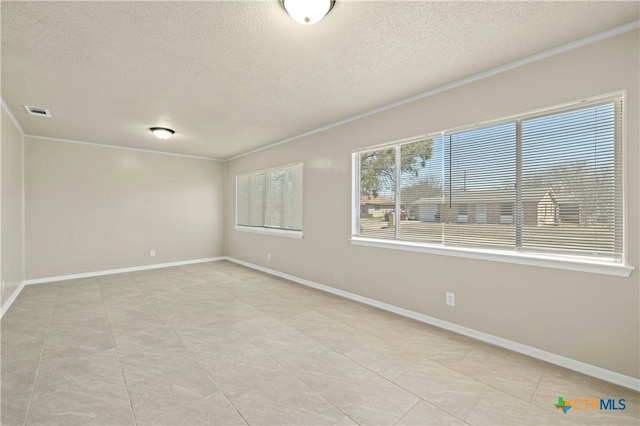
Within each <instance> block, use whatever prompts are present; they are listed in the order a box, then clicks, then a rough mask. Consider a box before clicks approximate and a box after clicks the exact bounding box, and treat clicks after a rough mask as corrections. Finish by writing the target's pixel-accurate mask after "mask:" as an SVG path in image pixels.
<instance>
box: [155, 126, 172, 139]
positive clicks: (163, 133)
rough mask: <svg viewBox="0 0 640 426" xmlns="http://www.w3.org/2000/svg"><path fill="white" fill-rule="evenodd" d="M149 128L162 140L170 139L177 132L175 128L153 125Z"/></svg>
mask: <svg viewBox="0 0 640 426" xmlns="http://www.w3.org/2000/svg"><path fill="white" fill-rule="evenodd" d="M149 130H151V133H153V135H154V136H155V137H156V138H158V139H160V140H161V141H163V140H165V139H169V138H170V137H171V135H173V134H174V133H175V132H174V131H173V130H171V129H167V128H166V127H152V128H151V129H149Z"/></svg>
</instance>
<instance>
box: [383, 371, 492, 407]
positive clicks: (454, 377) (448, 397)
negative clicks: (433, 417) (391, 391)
mask: <svg viewBox="0 0 640 426" xmlns="http://www.w3.org/2000/svg"><path fill="white" fill-rule="evenodd" d="M395 383H397V384H398V385H400V386H402V387H403V388H405V389H407V390H409V391H411V392H413V393H415V394H416V395H419V396H420V397H422V398H423V399H425V400H426V401H427V402H430V403H431V404H433V405H435V406H436V407H438V408H441V409H442V410H445V411H447V412H449V413H451V414H453V415H454V416H456V417H458V418H464V417H465V416H466V415H467V414H468V413H469V411H470V410H471V408H472V407H473V405H474V404H475V402H476V400H477V399H478V397H479V396H480V394H481V393H482V391H483V390H484V389H485V388H486V385H485V384H484V383H481V382H479V381H477V380H474V379H472V378H470V377H468V376H465V375H463V374H460V373H458V372H455V371H453V370H450V369H448V368H446V367H443V366H441V365H438V364H435V363H433V362H431V361H423V362H421V363H420V364H418V365H416V366H414V367H412V368H411V370H410V371H409V372H407V373H405V374H403V375H402V376H400V377H398V378H397V379H396V380H395Z"/></svg>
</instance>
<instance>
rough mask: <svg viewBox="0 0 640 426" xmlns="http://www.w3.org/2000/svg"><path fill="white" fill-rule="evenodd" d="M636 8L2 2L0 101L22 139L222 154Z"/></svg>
mask: <svg viewBox="0 0 640 426" xmlns="http://www.w3.org/2000/svg"><path fill="white" fill-rule="evenodd" d="M639 5H640V3H639V2H637V1H630V2H629V1H628V2H613V1H603V2H559V1H550V2H528V1H518V2H480V1H476V2H451V1H448V2H436V1H411V2H409V1H380V2H371V1H345V0H338V1H337V4H336V6H335V8H334V9H333V10H332V11H331V12H330V13H329V15H327V17H326V18H325V19H324V20H323V21H321V22H320V23H318V24H316V25H311V26H306V25H300V24H297V23H296V22H295V21H293V20H292V19H291V18H289V17H288V16H287V15H286V13H285V12H284V10H283V8H282V6H281V5H280V3H279V2H277V1H226V2H222V1H209V2H146V1H136V2H103V1H97V2H12V1H4V0H3V1H2V6H1V7H2V51H1V54H2V64H1V68H2V75H1V83H2V98H3V100H4V101H5V103H6V104H7V106H8V107H9V109H10V110H11V112H12V113H13V115H14V116H15V118H16V119H17V121H18V122H19V124H20V126H21V127H22V129H23V130H24V132H25V133H26V134H28V135H37V136H46V137H53V138H61V139H70V140H77V141H85V142H92V143H100V144H109V145H121V146H128V147H134V148H140V149H151V150H157V151H167V152H173V153H181V154H190V155H198V156H206V157H212V158H221V159H222V158H229V157H232V156H235V155H238V154H241V153H244V152H247V151H251V150H254V149H257V148H260V147H262V146H265V145H269V144H272V143H275V142H279V141H282V140H285V139H289V138H292V137H295V136H296V135H299V134H302V133H305V132H308V131H311V130H314V129H317V128H320V127H323V126H327V125H329V124H331V123H334V122H336V121H340V120H343V119H345V118H348V117H352V116H355V115H358V114H362V113H365V112H367V111H370V110H372V109H376V108H379V107H381V106H383V105H386V104H389V103H393V102H396V101H399V100H401V99H403V98H406V97H409V96H413V95H416V94H418V93H421V92H425V91H428V90H431V89H434V88H437V87H440V86H442V85H445V84H448V83H452V82H455V81H457V80H460V79H463V78H466V77H469V76H472V75H474V74H477V73H480V72H483V71H487V70H490V69H492V68H495V67H499V66H501V65H504V64H508V63H511V62H514V61H517V60H519V59H522V58H525V57H528V56H531V55H534V54H537V53H540V52H544V51H546V50H549V49H552V48H554V47H557V46H560V45H563V44H566V43H570V42H573V41H576V40H579V39H581V38H584V37H587V36H590V35H593V34H597V33H600V32H602V31H605V30H609V29H611V28H615V27H618V26H621V25H624V24H628V23H630V22H632V21H635V20H637V19H638V18H639ZM23 105H32V106H37V107H44V108H48V109H49V110H50V111H51V113H52V115H53V118H51V119H47V118H41V117H32V116H29V115H27V113H26V111H25V109H24V107H23ZM153 126H166V127H170V128H172V129H174V130H175V131H176V134H175V135H174V137H173V138H171V139H169V140H168V141H163V142H160V141H158V140H157V139H155V138H154V137H153V136H152V135H151V133H150V132H149V131H148V128H149V127H153Z"/></svg>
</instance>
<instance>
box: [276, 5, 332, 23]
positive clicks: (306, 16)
mask: <svg viewBox="0 0 640 426" xmlns="http://www.w3.org/2000/svg"><path fill="white" fill-rule="evenodd" d="M335 3H336V2H335V0H282V6H283V7H284V10H286V11H287V13H288V14H289V15H290V16H291V17H292V18H293V19H294V20H296V21H297V22H299V23H301V24H305V25H311V24H315V23H316V22H318V21H319V20H321V19H322V18H324V17H325V15H326V14H327V13H329V11H330V10H331V9H332V8H333V5H334V4H335Z"/></svg>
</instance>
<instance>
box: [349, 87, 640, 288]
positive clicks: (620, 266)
mask: <svg viewBox="0 0 640 426" xmlns="http://www.w3.org/2000/svg"><path fill="white" fill-rule="evenodd" d="M618 100H621V101H622V109H621V111H620V114H621V115H620V117H621V120H622V126H621V127H622V128H621V134H620V149H621V155H622V159H621V163H620V164H621V167H622V173H621V175H622V193H621V196H622V215H623V220H622V242H621V244H622V253H621V255H620V258H618V257H617V256H615V257H614V256H612V257H610V258H609V257H589V256H580V255H571V254H561V253H545V252H543V251H540V252H530V251H526V252H521V251H517V250H514V251H511V250H501V249H490V248H481V247H477V248H476V247H455V246H443V245H439V244H433V243H429V242H415V241H407V240H401V239H399V238H398V235H400V234H399V233H396V238H394V239H381V238H372V237H367V236H361V235H360V215H359V211H360V207H359V197H360V164H359V161H358V158H359V155H360V154H362V153H366V152H371V151H375V150H383V149H390V148H393V147H395V146H397V147H399V146H401V145H402V144H407V143H411V142H416V141H420V140H423V139H425V138H433V137H440V136H445V135H447V134H452V133H457V132H463V131H467V130H471V129H476V128H480V127H486V126H491V125H500V124H503V123H507V122H513V121H524V120H528V119H531V118H538V117H543V116H545V115H552V114H559V113H562V112H567V111H570V110H575V109H579V108H581V107H589V106H595V105H598V104H601V103H606V102H613V101H618ZM626 100H627V96H626V91H619V92H614V93H610V94H606V95H602V96H595V97H591V98H585V99H580V100H578V101H572V102H567V103H564V104H561V105H556V106H552V107H549V108H542V109H538V110H533V111H529V112H526V113H522V114H514V115H512V116H508V117H503V118H500V119H496V120H489V121H484V122H478V123H474V124H473V125H468V126H460V127H456V128H451V129H447V130H444V131H440V132H433V133H429V134H425V135H420V136H417V137H412V138H407V139H402V140H396V141H392V142H389V143H385V144H380V145H376V146H370V147H365V148H361V149H355V150H353V151H352V202H353V208H352V230H351V231H352V232H351V238H350V241H351V243H352V244H354V245H359V246H369V247H377V248H386V249H394V250H403V251H411V252H418V253H428V254H436V255H445V256H455V257H463V258H470V259H478V260H489V261H496V262H503V263H514V264H521V265H530V266H538V267H546V268H554V269H563V270H572V271H581V272H590V273H597V274H605V275H613V276H622V277H628V276H629V275H630V274H631V272H632V271H633V270H634V269H635V268H634V267H632V266H630V265H629V264H628V259H627V254H628V250H627V248H628V246H627V244H628V241H627V240H628V238H627V235H628V234H627V229H628V228H627V220H628V207H627V176H626V170H627V155H626V145H627V141H626V131H625V127H626V124H625V116H626V109H627V102H626ZM395 208H396V215H398V214H399V212H398V210H400V208H401V206H400V203H396V206H395ZM512 214H513V213H512ZM398 217H399V216H398ZM512 219H513V220H514V221H515V219H516V218H515V217H514V216H512ZM396 226H397V227H398V228H399V221H397V222H396Z"/></svg>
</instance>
